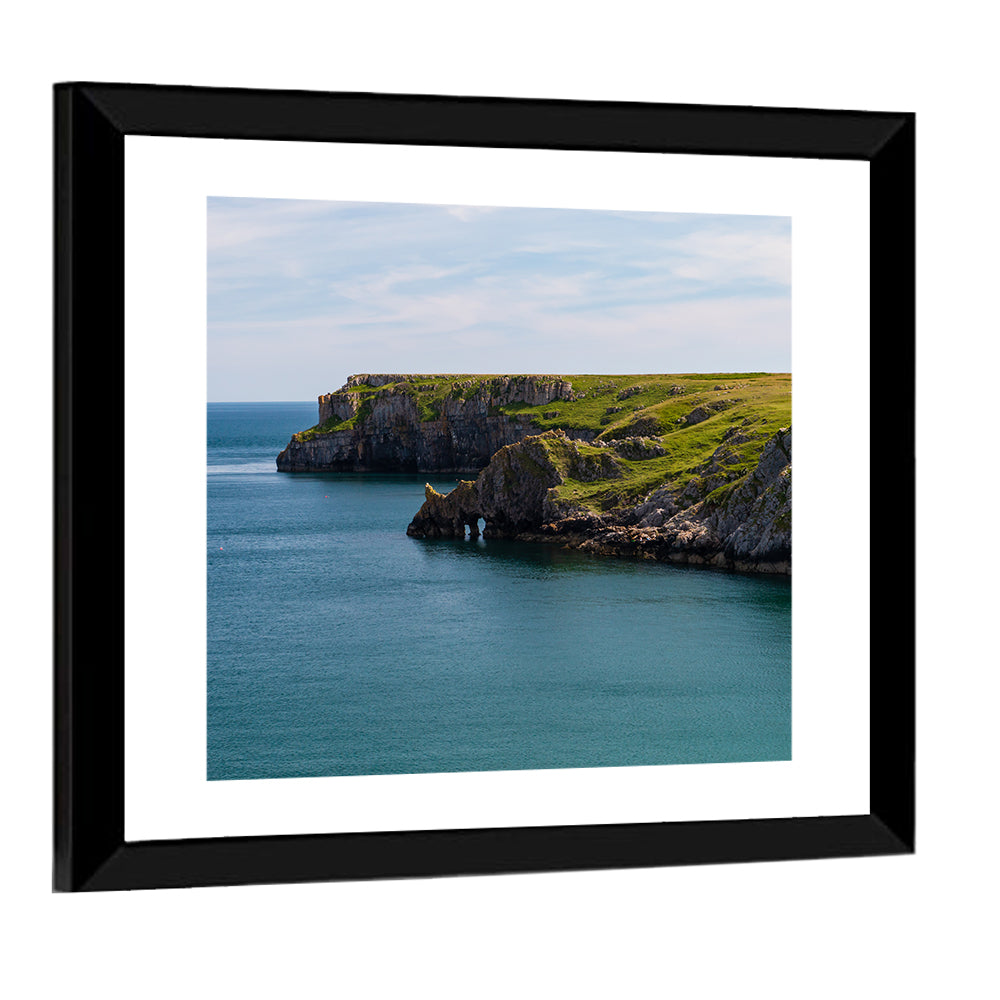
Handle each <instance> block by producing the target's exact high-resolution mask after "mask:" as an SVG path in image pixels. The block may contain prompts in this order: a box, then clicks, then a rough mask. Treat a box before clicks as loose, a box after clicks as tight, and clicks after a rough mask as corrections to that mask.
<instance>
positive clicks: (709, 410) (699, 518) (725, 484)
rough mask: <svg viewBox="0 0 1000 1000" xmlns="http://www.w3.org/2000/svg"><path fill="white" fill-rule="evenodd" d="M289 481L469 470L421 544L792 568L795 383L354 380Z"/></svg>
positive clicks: (294, 450)
mask: <svg viewBox="0 0 1000 1000" xmlns="http://www.w3.org/2000/svg"><path fill="white" fill-rule="evenodd" d="M318 404H319V411H318V417H319V420H318V423H317V424H316V425H315V426H314V427H311V428H309V429H308V430H305V431H301V432H300V433H298V434H295V435H294V436H293V437H292V440H291V441H290V442H289V443H288V446H287V447H286V448H285V449H284V450H283V451H282V452H281V454H280V455H278V457H277V467H278V470H279V471H282V472H322V471H333V472H339V471H344V472H368V471H382V472H435V473H473V474H476V478H475V479H467V480H465V481H463V482H461V483H460V484H459V486H458V487H456V489H454V490H452V491H451V492H450V493H448V494H441V493H438V492H437V491H436V490H434V489H433V488H432V487H430V486H427V487H426V490H425V501H424V504H423V506H422V507H421V508H420V510H419V511H418V512H417V513H416V515H415V516H414V518H413V520H412V522H411V523H410V525H409V527H408V529H407V533H408V534H409V535H410V536H412V537H416V538H457V537H464V536H465V534H466V533H467V532H468V533H470V534H471V535H472V536H473V537H476V536H478V534H479V524H480V522H481V521H482V522H484V528H483V535H484V537H486V538H516V539H521V540H530V541H544V542H549V543H557V544H563V545H568V546H571V547H574V548H578V549H580V550H582V551H586V552H592V553H595V554H607V555H620V556H634V557H639V558H647V559H657V560H665V561H670V562H679V563H692V564H703V565H710V566H716V567H720V568H726V569H731V570H738V571H747V572H768V573H782V574H787V573H790V572H791V376H790V375H787V374H769V373H765V372H744V373H735V374H734V373H728V374H719V373H716V374H684V375H616V376H609V375H570V376H562V375H393V374H380V375H352V376H351V377H350V378H349V379H348V380H347V382H346V383H345V384H344V386H342V387H341V388H340V389H339V390H338V391H337V392H332V393H327V394H325V395H322V396H320V397H319V400H318Z"/></svg>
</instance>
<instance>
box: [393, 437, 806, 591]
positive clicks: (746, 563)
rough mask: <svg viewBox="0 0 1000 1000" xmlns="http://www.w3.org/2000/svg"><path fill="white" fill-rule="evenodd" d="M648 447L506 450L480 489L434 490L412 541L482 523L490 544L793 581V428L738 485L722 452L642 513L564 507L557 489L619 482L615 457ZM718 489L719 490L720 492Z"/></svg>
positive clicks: (412, 529) (524, 445)
mask: <svg viewBox="0 0 1000 1000" xmlns="http://www.w3.org/2000/svg"><path fill="white" fill-rule="evenodd" d="M733 436H734V435H730V436H729V437H730V439H731V438H732V437H733ZM645 444H646V443H645V442H643V443H642V445H639V442H638V441H636V440H635V439H633V440H627V441H624V442H621V443H620V444H619V443H618V442H615V445H616V448H607V449H606V450H603V451H601V452H599V453H594V449H593V448H590V449H583V450H581V448H580V447H579V446H578V445H577V443H576V442H575V441H573V440H571V439H570V438H568V437H567V436H566V435H565V434H564V433H563V432H562V431H547V432H546V433H545V434H541V435H536V436H531V437H527V438H526V439H524V440H523V441H521V442H520V443H518V444H512V445H508V446H506V447H504V448H502V449H501V450H499V451H498V452H497V454H496V455H495V456H494V457H493V459H492V461H491V462H490V463H489V465H488V466H487V467H486V468H485V469H483V471H482V472H481V473H480V474H479V477H478V478H477V479H476V480H475V482H470V481H465V482H462V483H461V484H460V485H459V486H458V487H456V489H455V490H453V491H452V492H451V493H449V494H447V495H442V494H440V493H437V492H436V491H435V490H433V488H432V487H430V486H428V487H427V488H426V501H425V503H424V505H423V506H422V507H421V508H420V510H419V511H418V512H417V514H416V516H415V517H414V518H413V521H412V522H411V523H410V526H409V527H408V528H407V534H409V535H411V536H413V537H418V538H441V537H445V538H459V537H464V534H465V527H466V525H475V526H476V531H477V533H478V521H479V519H480V518H482V519H483V520H484V521H485V529H484V532H483V534H484V536H485V537H487V538H519V539H524V540H532V541H548V542H558V543H562V544H566V545H569V546H571V547H573V548H578V549H581V550H582V551H585V552H592V553H596V554H602V555H616V556H635V557H640V558H645V559H656V560H663V561H669V562H676V563H689V564H697V565H708V566H715V567H719V568H725V569H730V570H737V571H742V572H764V573H779V574H790V573H791V505H792V485H791V484H792V466H791V449H792V433H791V429H790V428H782V429H781V430H780V431H778V433H777V434H775V435H774V436H773V437H771V438H770V440H769V441H768V442H767V444H766V446H765V447H764V450H763V452H762V453H761V455H760V458H759V460H758V462H757V465H756V467H755V468H754V469H753V470H752V471H751V472H749V473H747V474H746V475H743V476H742V477H739V478H737V479H735V480H728V481H727V472H726V459H727V457H728V455H729V452H728V449H727V446H726V445H725V444H723V445H720V447H719V448H718V449H717V451H716V453H715V454H714V455H713V456H712V458H711V460H710V461H709V462H708V463H707V464H706V465H705V466H704V467H702V468H701V469H700V470H698V471H699V472H700V473H701V475H699V476H698V478H697V480H692V482H691V483H689V484H688V486H687V487H686V488H685V490H683V491H681V492H679V493H677V492H675V491H674V490H673V489H671V488H670V487H669V486H664V487H661V488H659V489H657V490H654V491H652V492H651V493H650V494H649V495H648V496H646V497H645V499H644V500H643V501H642V502H641V503H639V504H636V505H634V506H626V507H623V508H619V509H616V510H613V511H608V512H606V513H603V514H598V513H594V512H593V511H590V510H588V509H585V508H582V507H578V506H575V505H573V504H572V503H571V502H568V501H566V500H565V499H560V498H559V497H558V495H557V491H556V489H555V487H557V486H559V485H560V484H562V483H563V482H564V481H565V479H566V478H567V477H571V478H572V479H574V480H578V481H586V478H585V477H586V476H587V475H588V474H592V475H594V476H595V477H600V478H604V479H614V478H615V475H616V456H615V451H616V450H618V449H619V448H621V449H622V450H623V451H625V453H626V454H630V453H631V449H632V448H633V447H645ZM622 445H625V447H624V448H622ZM584 452H587V454H584ZM618 474H620V472H619V473H618ZM720 479H721V481H722V483H723V484H724V485H722V486H718V485H717V484H718V483H719V481H720ZM694 482H697V483H698V486H697V487H694V486H692V483H694Z"/></svg>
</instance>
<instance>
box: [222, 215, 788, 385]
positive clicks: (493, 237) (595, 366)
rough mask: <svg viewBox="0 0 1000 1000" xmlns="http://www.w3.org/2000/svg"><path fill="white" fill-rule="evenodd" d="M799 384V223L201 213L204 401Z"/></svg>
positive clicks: (720, 218) (736, 218) (717, 218)
mask: <svg viewBox="0 0 1000 1000" xmlns="http://www.w3.org/2000/svg"><path fill="white" fill-rule="evenodd" d="M732 371H774V372H778V371H780V372H787V371H791V219H789V218H785V217H772V216H740V215H692V214H667V213H660V212H617V211H602V210H590V209H587V210H584V209H572V210H571V209H545V208H491V207H473V206H462V205H417V204H380V203H361V202H321V201H298V200H284V199H256V198H209V199H208V398H209V400H210V401H244V400H245V401H251V400H261V401H263V400H311V399H315V397H316V396H318V395H320V394H322V393H326V392H331V391H333V390H335V389H338V388H339V387H340V386H341V385H342V384H343V383H344V382H345V381H346V379H347V377H348V375H352V374H358V373H362V372H399V373H411V372H413V373H418V372H419V373H434V374H450V373H462V374H480V373H490V374H497V373H512V374H513V373H526V372H532V373H545V374H548V373H553V374H563V375H572V374H611V375H614V374H642V373H653V372H656V373H660V372H664V373H682V372H732Z"/></svg>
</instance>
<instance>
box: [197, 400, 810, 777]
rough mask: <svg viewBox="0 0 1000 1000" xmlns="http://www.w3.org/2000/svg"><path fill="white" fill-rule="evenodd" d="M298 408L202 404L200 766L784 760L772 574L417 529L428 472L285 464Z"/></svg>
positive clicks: (253, 769)
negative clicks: (294, 469)
mask: <svg viewBox="0 0 1000 1000" xmlns="http://www.w3.org/2000/svg"><path fill="white" fill-rule="evenodd" d="M315 417H316V404H315V403H211V404H209V407H208V777H209V778H210V779H236V778H282V777H305V776H332V775H347V774H415V773H424V772H444V771H488V770H522V769H529V768H568V767H610V766H626V765H652V764H682V763H709V762H737V761H762V760H787V759H790V756H791V585H790V583H789V581H788V580H787V579H773V578H770V577H752V576H740V575H730V574H726V573H721V572H716V571H711V570H699V569H694V568H687V567H675V566H669V565H661V564H651V563H645V562H630V561H626V560H617V559H607V558H601V557H595V556H586V555H583V554H581V553H577V552H571V551H567V550H564V549H561V548H558V547H557V546H552V545H541V544H526V543H518V542H509V541H484V540H483V539H479V540H476V541H470V540H468V539H466V540H464V541H457V540H421V539H413V538H408V537H407V536H406V533H405V531H406V526H407V524H408V523H409V521H410V519H411V518H412V516H413V514H414V513H415V512H416V511H417V509H418V508H419V507H420V504H421V503H422V502H423V490H424V483H425V482H426V481H427V480H428V478H429V479H430V482H431V483H432V485H434V486H435V487H436V488H437V489H438V490H440V491H442V492H446V491H447V490H449V489H450V488H451V487H452V486H453V485H454V484H455V480H454V479H450V478H447V477H445V478H439V477H435V476H433V475H432V476H430V477H428V476H426V475H421V476H407V475H395V476H392V475H375V474H364V475H362V474H358V475H351V474H301V473H300V474H291V475H290V474H285V473H278V472H277V471H276V470H275V465H274V459H275V456H276V455H277V454H278V452H279V451H280V450H281V449H282V448H283V447H284V445H285V444H286V443H287V442H288V439H289V437H290V436H291V434H292V433H293V432H294V431H296V430H301V429H303V428H304V427H308V426H310V425H311V424H312V423H314V422H315Z"/></svg>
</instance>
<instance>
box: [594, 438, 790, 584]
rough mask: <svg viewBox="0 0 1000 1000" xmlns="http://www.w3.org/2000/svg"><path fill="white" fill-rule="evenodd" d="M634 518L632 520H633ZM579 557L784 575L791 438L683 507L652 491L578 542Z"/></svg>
mask: <svg viewBox="0 0 1000 1000" xmlns="http://www.w3.org/2000/svg"><path fill="white" fill-rule="evenodd" d="M636 518H637V519H638V520H637V521H636ZM578 547H579V548H581V549H582V550H583V551H585V552H594V553H597V554H606V555H638V556H643V557H645V558H653V559H661V560H666V561H669V562H676V563H689V564H694V565H707V566H717V567H721V568H724V569H731V570H737V571H741V572H756V573H779V574H790V573H791V571H792V432H791V428H785V429H782V430H780V431H779V432H778V433H777V434H775V435H774V437H772V438H771V439H770V441H768V443H767V445H766V446H765V448H764V451H763V453H762V454H761V456H760V460H759V461H758V463H757V467H756V468H755V469H754V470H753V471H752V472H750V473H749V474H748V475H746V476H744V477H742V478H741V479H738V480H736V481H735V482H733V483H731V484H729V485H727V486H723V487H720V488H719V489H717V490H714V491H713V492H712V493H710V494H709V495H708V496H707V497H706V498H705V499H703V500H700V501H698V502H696V503H694V504H691V505H690V506H687V505H685V503H684V494H683V493H682V494H681V496H680V497H677V496H675V495H673V493H672V492H671V491H669V490H664V491H659V492H654V493H653V494H651V495H650V496H649V497H647V498H646V500H645V501H644V502H643V503H642V504H640V505H638V506H637V507H636V508H634V509H633V511H632V513H631V515H629V514H624V515H623V516H622V517H621V523H619V524H614V525H609V526H606V527H603V528H601V529H599V530H597V531H594V532H592V533H591V534H590V535H589V536H588V537H587V538H585V539H582V540H580V541H579V543H578Z"/></svg>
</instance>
